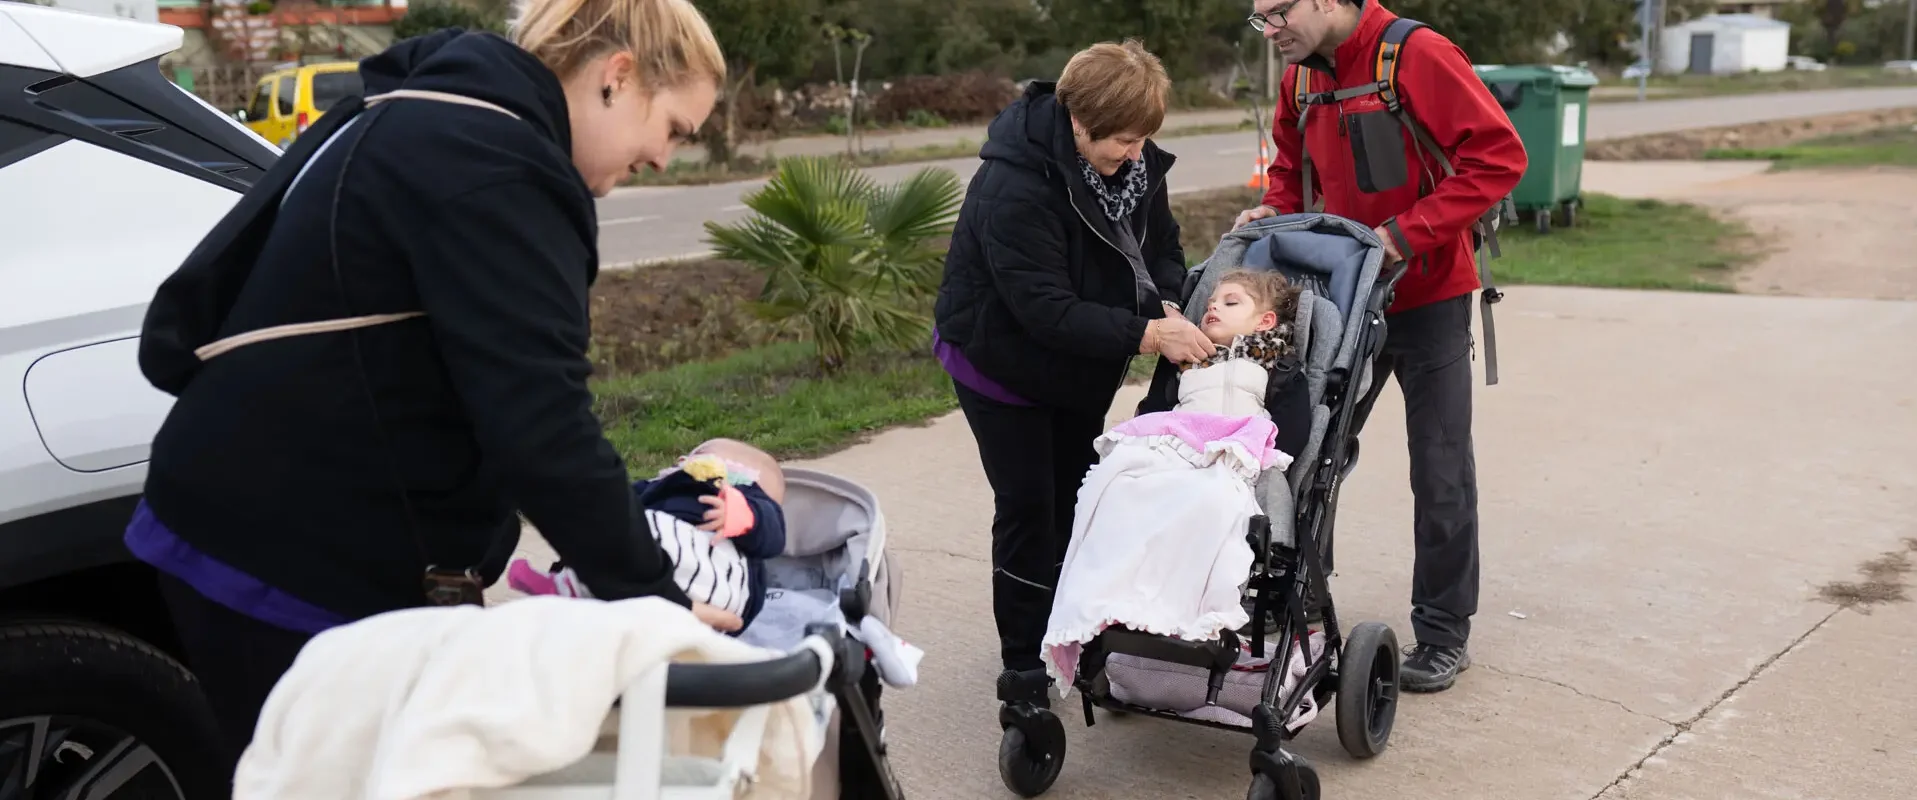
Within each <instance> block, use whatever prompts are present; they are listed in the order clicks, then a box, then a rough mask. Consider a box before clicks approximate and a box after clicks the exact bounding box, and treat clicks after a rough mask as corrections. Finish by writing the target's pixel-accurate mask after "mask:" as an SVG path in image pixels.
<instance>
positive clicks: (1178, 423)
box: [1111, 411, 1290, 469]
mask: <svg viewBox="0 0 1917 800" xmlns="http://www.w3.org/2000/svg"><path fill="white" fill-rule="evenodd" d="M1111 432H1112V433H1121V434H1124V435H1126V436H1176V437H1178V438H1179V439H1180V440H1182V441H1184V443H1185V444H1187V445H1190V446H1191V447H1192V449H1194V450H1198V451H1200V452H1203V451H1204V450H1205V446H1206V445H1208V444H1211V443H1213V442H1231V443H1235V444H1238V445H1241V446H1243V447H1244V448H1245V452H1247V453H1250V454H1252V455H1253V456H1255V457H1257V459H1258V465H1259V467H1260V468H1263V469H1270V468H1271V467H1272V466H1273V465H1274V464H1276V463H1277V462H1278V460H1279V459H1280V458H1285V460H1286V461H1289V460H1290V459H1289V458H1288V457H1285V455H1284V454H1283V453H1281V452H1279V451H1278V447H1277V444H1278V426H1277V425H1275V424H1273V423H1272V421H1271V420H1268V419H1260V418H1258V417H1227V416H1223V415H1220V414H1207V413H1205V412H1202V411H1156V412H1153V413H1150V414H1140V415H1138V416H1136V417H1133V418H1131V419H1128V420H1126V421H1124V422H1121V423H1119V424H1118V426H1117V427H1114V428H1112V431H1111ZM1279 466H1287V465H1284V464H1279Z"/></svg>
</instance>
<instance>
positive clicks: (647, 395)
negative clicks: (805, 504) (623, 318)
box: [593, 342, 957, 475]
mask: <svg viewBox="0 0 1917 800" xmlns="http://www.w3.org/2000/svg"><path fill="white" fill-rule="evenodd" d="M593 389H594V393H595V395H596V396H597V399H598V403H597V410H598V412H599V418H600V419H601V420H603V421H604V422H605V425H606V436H607V438H609V439H611V440H612V443H613V446H614V447H616V448H618V450H619V452H620V453H621V454H623V455H624V456H625V457H626V464H627V465H628V467H629V468H631V469H632V470H633V474H635V475H642V474H643V475H650V474H652V473H653V472H656V471H657V470H659V469H660V468H661V467H664V466H667V465H669V464H671V463H672V460H673V459H674V458H676V457H677V456H678V455H680V454H682V453H684V452H686V451H687V450H690V449H691V448H692V447H693V446H694V445H697V444H698V443H700V442H702V441H705V440H706V439H709V438H712V437H715V436H727V437H732V438H735V439H740V440H743V441H746V442H751V443H752V444H754V445H757V446H759V447H762V448H765V450H766V451H767V452H770V453H772V454H773V455H774V456H776V457H778V458H781V459H790V458H805V457H808V456H817V455H823V454H825V453H829V452H831V451H833V450H836V449H839V448H841V447H845V446H847V445H850V444H853V443H855V442H857V441H858V440H859V439H860V438H862V437H863V436H865V435H867V434H870V433H874V432H877V431H880V430H884V429H886V428H890V427H894V426H897V425H902V424H910V423H918V422H923V421H925V420H927V419H930V418H932V417H935V416H938V415H940V414H943V413H945V412H947V411H951V410H952V409H954V408H957V401H956V400H955V399H954V397H953V395H952V384H951V380H950V379H949V378H947V377H945V372H944V370H942V369H940V367H939V364H938V361H936V360H935V359H933V358H932V357H931V356H930V355H929V354H926V353H924V352H917V353H911V354H890V355H875V356H868V357H866V358H863V359H860V360H856V361H854V362H853V363H851V364H849V365H847V366H846V368H845V371H844V373H842V374H840V375H837V376H833V377H826V376H824V375H822V374H821V373H820V372H819V369H818V366H817V362H816V360H815V358H814V356H813V351H812V347H811V346H810V345H808V344H805V343H797V342H786V343H780V344H774V345H769V346H764V347H758V348H753V349H750V350H745V351H742V352H739V353H736V354H734V355H732V356H730V357H727V358H724V359H721V360H718V361H708V362H693V363H687V364H681V365H679V366H676V367H672V368H670V369H666V370H663V371H658V372H647V373H640V374H636V375H627V376H622V377H616V378H609V379H605V380H600V381H596V382H595V383H594V387H593Z"/></svg>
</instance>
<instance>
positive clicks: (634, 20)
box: [126, 0, 739, 796]
mask: <svg viewBox="0 0 1917 800" xmlns="http://www.w3.org/2000/svg"><path fill="white" fill-rule="evenodd" d="M724 71H725V67H724V61H723V58H722V56H721V54H720V51H719V47H718V44H717V43H716V41H715V40H714V39H713V36H712V32H711V30H710V29H709V28H708V26H707V23H706V21H705V19H704V18H703V17H701V16H700V14H699V12H698V11H697V10H695V9H694V8H693V6H692V4H691V3H690V2H687V0H528V2H527V3H526V4H525V6H524V8H523V12H522V16H521V17H520V18H518V19H516V20H515V21H514V25H513V33H512V35H511V37H510V38H506V37H500V36H496V35H492V34H486V33H468V32H461V31H440V32H437V33H433V34H430V35H427V36H423V37H419V38H416V39H411V40H407V41H402V42H399V43H398V44H395V45H393V47H392V48H391V49H389V50H387V51H386V52H383V53H380V54H379V55H376V56H373V57H370V58H368V59H366V60H365V61H363V62H361V64H360V72H361V75H362V76H363V77H364V79H365V84H366V95H367V97H366V98H365V101H364V102H363V103H362V102H361V101H359V100H357V99H354V100H349V101H348V102H346V103H344V104H342V106H341V107H340V108H336V109H335V110H334V111H332V112H331V113H328V114H327V115H325V116H324V117H322V118H321V120H320V122H319V123H318V124H317V125H315V127H314V128H313V129H312V130H310V131H308V132H307V134H306V135H304V136H302V137H301V138H300V139H299V140H298V142H297V143H296V144H295V145H294V147H293V148H292V149H291V150H290V151H288V152H287V153H286V154H285V156H284V157H283V159H282V160H281V161H280V162H279V164H278V165H276V166H275V167H274V168H273V169H272V170H271V171H270V172H269V173H268V174H267V175H266V176H265V177H264V178H263V179H262V180H261V181H260V183H259V184H258V185H256V186H255V187H253V190H252V191H251V192H249V193H248V194H247V196H246V197H245V198H243V199H242V201H241V202H240V204H239V205H238V206H237V207H236V208H235V209H234V210H233V211H232V213H230V214H229V215H228V216H227V218H226V219H225V220H223V221H222V222H221V223H220V225H219V226H218V227H217V228H216V229H215V230H214V231H213V232H212V233H211V234H209V236H208V237H207V238H206V240H205V241H204V242H202V243H201V244H200V246H199V247H198V249H196V250H195V252H194V253H192V255H191V256H190V257H189V258H188V260H187V262H186V263H185V264H184V265H183V266H182V267H181V268H180V270H179V271H178V272H177V273H175V274H174V275H173V276H172V277H170V278H169V279H168V280H167V281H166V282H165V284H164V285H163V286H162V287H161V288H160V290H159V293H158V295H157V297H156V298H155V299H154V302H153V304H152V306H151V309H150V311H149V312H148V317H147V322H146V326H145V330H144V332H143V338H142V341H141V350H140V364H141V368H142V369H143V371H144V372H145V374H146V376H147V377H148V379H149V380H150V381H152V383H153V384H154V385H155V386H157V387H159V388H161V389H162V390H164V391H167V392H169V393H171V394H173V395H176V396H177V397H178V401H177V403H176V404H175V405H174V407H173V409H172V412H171V414H170V415H169V416H168V417H167V420H166V422H165V424H164V426H163V427H162V429H161V430H160V432H159V434H158V435H157V437H156V438H155V440H154V442H153V451H152V461H151V467H150V474H149V477H148V479H147V483H146V492H145V497H144V499H143V502H142V503H141V505H140V507H139V508H138V510H137V511H136V513H135V517H134V519H133V520H132V522H131V524H130V525H129V527H128V530H127V535H126V543H127V545H128V547H129V548H130V549H131V550H132V551H133V553H134V554H135V555H136V556H137V557H138V558H139V559H140V560H142V561H144V562H146V563H148V564H150V565H152V566H153V567H155V568H156V569H157V571H158V572H159V575H160V581H161V584H162V593H163V596H164V597H165V598H166V602H167V605H168V607H169V611H170V612H171V615H172V619H173V621H174V623H175V625H176V627H177V629H178V631H179V634H180V640H181V643H182V645H183V649H184V652H185V653H186V655H187V656H188V661H189V662H190V664H189V666H190V667H191V669H193V670H194V672H195V673H197V677H198V679H199V681H200V683H201V685H202V687H203V688H204V690H205V694H206V696H207V698H208V699H209V700H210V701H211V706H212V711H213V713H214V717H215V719H216V720H217V723H218V727H219V730H220V733H222V734H224V744H225V748H224V749H225V752H224V753H223V757H224V759H225V761H224V764H223V765H222V766H223V768H225V769H226V770H227V772H226V775H227V776H230V775H231V774H232V773H231V768H232V766H233V764H234V763H235V762H236V760H237V757H238V754H239V753H240V752H241V750H242V749H243V748H244V747H245V746H246V744H247V742H248V741H249V739H250V737H251V734H252V732H253V726H254V723H255V721H256V719H257V718H258V714H259V709H260V706H261V704H262V703H263V702H264V700H265V697H266V694H267V692H268V691H269V690H270V689H271V688H272V686H273V684H274V682H275V681H276V680H277V679H278V678H279V676H280V675H281V674H282V673H283V672H284V671H285V670H286V668H287V667H288V666H290V664H291V663H292V660H293V658H294V655H295V654H296V653H297V652H298V651H299V649H300V647H301V646H302V645H303V644H304V643H305V642H306V640H307V639H308V638H310V637H311V636H312V635H314V634H316V633H318V632H320V631H322V630H325V629H327V628H329V627H332V626H334V625H339V624H342V623H346V622H349V621H352V620H356V619H360V618H363V617H366V616H369V615H373V614H378V613H381V612H385V611H390V610H394V609H402V608H407V607H411V606H420V605H427V604H454V603H470V602H478V601H479V596H480V591H481V589H483V588H484V586H486V585H490V584H492V583H493V582H494V581H496V580H497V579H498V577H499V575H500V572H501V571H502V570H503V569H504V567H505V563H506V560H507V557H508V556H509V555H510V554H511V552H512V550H513V547H514V545H515V543H516V542H517V539H518V535H519V529H520V522H519V515H521V514H523V515H524V516H525V517H526V518H527V519H528V520H530V521H531V522H532V523H533V524H534V525H535V526H537V527H538V529H539V530H540V532H541V533H543V534H544V535H545V537H546V538H547V539H548V540H549V541H550V542H551V543H552V545H553V547H554V548H555V549H557V550H558V552H559V554H560V555H561V557H563V558H564V559H565V560H566V562H567V563H568V564H570V565H572V566H573V567H574V568H575V570H576V571H577V572H578V574H579V577H580V578H581V579H582V580H583V582H584V583H585V584H586V585H587V586H589V587H590V588H591V591H592V593H593V594H594V595H595V596H597V597H601V598H606V599H618V598H626V597H634V596H645V595H657V596H661V597H666V598H669V599H671V600H673V601H675V602H678V603H680V604H682V605H687V606H692V607H693V608H694V610H695V611H696V612H697V613H699V615H700V616H701V618H702V619H704V620H706V621H707V622H708V623H710V624H712V625H713V626H714V627H717V628H721V629H733V628H736V627H738V624H739V621H738V619H737V617H735V616H734V615H732V614H729V613H727V612H724V611H721V610H717V609H713V608H709V607H705V606H703V605H696V604H693V603H692V602H691V601H690V600H688V599H687V598H686V596H685V594H684V593H683V592H682V591H680V589H679V588H678V587H677V586H676V585H675V584H674V583H673V580H672V564H671V563H670V561H669V560H668V558H667V557H666V555H665V554H664V553H663V552H662V551H661V550H660V549H659V548H658V546H657V545H656V544H655V542H654V540H653V538H652V536H651V535H649V531H648V530H647V528H646V523H645V518H644V516H643V515H642V514H641V513H639V510H638V509H637V508H636V507H635V505H634V503H635V501H634V497H633V494H632V491H631V489H630V484H629V481H628V478H627V474H626V470H625V467H624V465H623V463H622V461H621V459H620V456H619V454H618V453H617V452H615V451H614V450H613V447H612V445H611V444H610V443H608V442H607V441H606V439H605V437H604V436H603V435H602V433H601V429H600V424H599V421H598V420H597V419H596V418H595V417H594V414H593V410H592V395H591V393H590V392H589V391H588V390H587V387H586V377H587V374H588V372H589V366H588V361H587V358H586V348H587V343H588V334H589V330H588V320H587V291H588V287H589V285H590V284H591V283H592V281H593V279H594V277H595V275H596V273H597V270H598V263H599V258H598V254H597V245H596V239H597V223H596V217H595V213H594V198H595V197H603V196H605V195H606V194H607V193H609V192H611V191H612V189H613V188H614V187H615V186H617V185H618V184H619V183H620V180H621V179H622V178H624V177H625V176H626V175H627V174H629V173H631V172H634V171H636V170H639V169H643V168H646V167H648V166H650V167H653V168H664V166H665V165H666V163H667V162H668V160H669V159H670V158H671V154H672V151H673V148H674V147H675V146H677V145H679V144H681V143H683V142H684V141H685V139H686V137H687V136H688V135H689V134H691V133H692V132H693V131H695V130H697V129H698V128H699V126H700V124H701V123H702V122H704V120H705V119H706V116H707V115H708V114H709V113H710V112H711V110H712V106H713V100H714V97H715V95H716V92H717V87H718V85H719V82H720V81H721V80H723V76H724ZM208 796H211V795H210V794H209V795H208Z"/></svg>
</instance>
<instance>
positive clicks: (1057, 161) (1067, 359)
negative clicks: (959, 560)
mask: <svg viewBox="0 0 1917 800" xmlns="http://www.w3.org/2000/svg"><path fill="white" fill-rule="evenodd" d="M1170 87H1171V81H1170V79H1169V78H1168V77H1167V76H1166V75H1165V69H1164V67H1163V66H1162V65H1161V64H1160V63H1159V61H1158V58H1157V57H1155V56H1153V55H1152V54H1151V53H1149V52H1146V50H1145V49H1144V47H1143V46H1141V45H1139V44H1138V43H1137V42H1129V41H1128V42H1126V43H1124V44H1122V45H1121V44H1111V43H1106V44H1099V45H1094V46H1092V47H1089V48H1087V49H1085V50H1084V51H1082V52H1080V53H1078V54H1077V55H1075V56H1073V57H1072V60H1071V61H1070V63H1068V64H1067V65H1066V66H1065V71H1064V73H1063V74H1062V75H1060V76H1059V79H1058V82H1057V83H1056V84H1052V83H1043V82H1037V83H1033V84H1032V85H1031V87H1030V88H1028V89H1027V90H1026V91H1025V94H1024V96H1022V97H1020V98H1019V99H1018V100H1016V101H1014V102H1013V103H1012V104H1011V105H1010V106H1009V107H1007V108H1006V109H1005V110H1004V111H1003V112H1001V113H1000V114H999V115H998V118H997V119H995V120H993V121H992V124H991V127H990V131H989V140H988V141H987V142H986V144H985V146H984V148H983V149H981V150H980V151H979V157H980V158H981V159H983V160H984V162H985V163H984V164H982V165H981V166H980V167H979V170H978V173H977V174H976V175H975V176H973V178H972V183H971V187H970V189H969V191H968V193H967V195H966V198H965V205H964V207H963V208H962V209H961V210H960V211H959V218H958V224H957V229H956V230H955V232H954V234H953V237H952V246H951V251H950V253H949V254H948V255H947V256H946V260H945V277H944V282H943V285H942V286H941V287H940V289H939V297H938V306H937V309H936V324H937V330H936V331H935V333H934V337H933V339H934V348H935V349H936V350H937V352H938V356H939V359H940V360H941V361H942V362H943V363H944V365H945V369H946V371H947V372H949V373H951V375H952V380H953V384H954V388H955V390H956V391H957V393H958V401H959V407H960V408H961V409H962V410H963V411H964V413H965V419H966V422H967V423H968V424H970V425H971V427H972V435H973V437H974V438H975V439H976V440H977V441H978V449H979V460H980V461H981V462H982V463H983V465H984V469H985V476H986V479H987V480H988V481H990V482H991V485H992V492H993V494H994V496H995V505H996V508H995V513H994V515H993V519H992V613H993V616H994V617H995V618H996V620H997V623H998V634H999V647H1000V657H1001V658H1002V660H1003V661H1004V668H1005V670H1006V671H1007V674H1006V675H1004V676H1001V677H1000V679H999V685H1000V687H1001V691H1000V699H1001V700H1004V701H1007V702H1030V703H1036V704H1043V703H1045V697H1046V695H1045V689H1046V678H1045V672H1044V664H1043V662H1042V661H1040V660H1039V641H1040V639H1041V638H1042V637H1043V636H1044V632H1045V622H1046V618H1047V616H1048V615H1049V613H1050V610H1051V603H1052V589H1053V587H1054V586H1055V585H1056V584H1057V580H1058V574H1059V564H1060V563H1061V562H1063V561H1064V557H1065V548H1066V545H1067V544H1068V543H1069V541H1070V538H1071V528H1072V509H1073V506H1074V505H1075V500H1076V497H1077V492H1078V487H1079V484H1080V483H1081V482H1082V481H1083V480H1084V478H1085V473H1086V472H1087V470H1089V469H1090V468H1091V464H1092V462H1093V461H1094V460H1095V458H1096V456H1095V454H1094V452H1093V450H1092V440H1093V439H1095V438H1097V437H1098V435H1099V434H1100V433H1101V432H1102V431H1103V430H1104V423H1105V412H1106V411H1107V410H1108V409H1109V408H1110V407H1111V404H1112V400H1113V398H1114V396H1115V395H1116V394H1117V393H1118V388H1119V386H1120V385H1121V384H1122V383H1123V382H1124V380H1125V373H1126V368H1127V366H1128V365H1129V363H1130V361H1131V359H1132V357H1133V356H1137V355H1144V354H1153V353H1162V354H1164V355H1165V356H1166V357H1168V358H1170V359H1172V360H1174V361H1192V360H1196V359H1199V358H1202V357H1204V356H1207V355H1210V354H1211V349H1212V345H1211V342H1210V341H1209V340H1208V339H1206V338H1205V336H1204V335H1203V334H1201V333H1199V331H1198V329H1197V327H1196V326H1194V325H1192V324H1191V323H1190V322H1189V321H1187V320H1186V319H1185V318H1184V317H1183V316H1182V315H1180V314H1176V313H1166V312H1167V309H1168V308H1175V305H1174V301H1176V300H1177V298H1178V296H1179V288H1180V285H1181V284H1182V282H1183V280H1184V276H1185V251H1184V248H1183V247H1181V246H1180V245H1179V243H1178V223H1177V222H1176V221H1174V220H1173V219H1172V215H1171V206H1170V204H1169V201H1168V200H1167V190H1166V187H1165V173H1166V171H1167V170H1169V169H1170V168H1171V165H1172V161H1173V160H1174V159H1173V157H1172V155H1171V154H1170V153H1167V152H1165V151H1163V150H1160V149H1159V148H1158V146H1157V145H1155V144H1153V143H1152V142H1151V141H1150V140H1149V137H1150V136H1151V135H1153V134H1154V133H1157V132H1158V128H1159V126H1160V125H1161V124H1162V123H1163V122H1164V119H1165V105H1166V96H1167V94H1168V92H1169V90H1170ZM1008 690H1009V691H1008Z"/></svg>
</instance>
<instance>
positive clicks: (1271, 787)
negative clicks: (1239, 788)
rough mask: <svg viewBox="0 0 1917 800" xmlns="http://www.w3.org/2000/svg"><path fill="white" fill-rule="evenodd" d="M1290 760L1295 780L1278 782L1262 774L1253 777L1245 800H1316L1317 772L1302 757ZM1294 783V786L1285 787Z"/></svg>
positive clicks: (1297, 756)
mask: <svg viewBox="0 0 1917 800" xmlns="http://www.w3.org/2000/svg"><path fill="white" fill-rule="evenodd" d="M1291 759H1292V772H1291V774H1292V776H1294V778H1295V780H1279V779H1278V778H1273V777H1272V776H1270V775H1266V774H1263V773H1259V774H1256V775H1253V776H1251V788H1250V789H1248V790H1246V792H1245V800H1318V797H1319V795H1318V770H1317V769H1316V768H1314V767H1312V766H1311V762H1309V761H1306V760H1305V757H1304V756H1299V755H1293V756H1292V757H1291ZM1294 782H1295V783H1296V785H1295V786H1287V785H1286V784H1289V783H1294Z"/></svg>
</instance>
